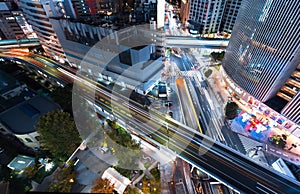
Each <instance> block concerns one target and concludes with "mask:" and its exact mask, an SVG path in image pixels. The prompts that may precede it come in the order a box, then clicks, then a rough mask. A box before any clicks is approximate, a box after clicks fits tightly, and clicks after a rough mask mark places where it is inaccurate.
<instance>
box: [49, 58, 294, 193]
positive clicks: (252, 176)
mask: <svg viewBox="0 0 300 194" xmlns="http://www.w3.org/2000/svg"><path fill="white" fill-rule="evenodd" d="M45 65H47V64H45ZM55 69H57V70H58V71H59V72H61V73H63V74H64V75H67V76H69V77H70V78H71V79H74V80H77V83H78V84H81V85H82V86H83V87H82V88H84V89H86V90H90V91H92V93H93V91H95V92H94V96H86V98H91V99H90V100H92V102H95V104H97V105H99V106H100V107H102V108H103V109H106V112H111V113H113V114H114V116H115V117H116V118H118V119H120V120H122V121H124V122H126V124H127V126H128V128H131V130H133V131H134V132H135V133H138V134H140V135H142V136H143V137H144V138H145V139H147V140H148V141H150V142H152V144H153V145H156V147H157V148H158V149H162V148H164V147H167V148H168V149H170V150H172V151H173V152H175V153H177V155H178V156H179V157H181V158H182V159H183V160H185V161H187V162H188V163H190V164H192V165H193V166H194V167H196V168H199V169H201V170H203V171H205V172H207V173H208V174H210V175H211V176H212V177H214V178H216V179H217V180H220V181H221V182H223V183H224V184H226V185H228V186H229V187H232V188H234V189H236V190H237V191H241V192H245V193H273V194H274V193H300V183H299V182H298V181H296V180H293V179H291V178H289V177H287V176H285V175H283V174H281V173H279V172H277V171H275V170H273V169H271V168H267V167H265V166H262V165H260V164H258V163H255V162H253V161H252V160H251V159H249V158H247V157H246V156H244V155H243V154H241V153H239V152H237V151H235V150H233V149H231V148H229V147H227V146H225V145H223V144H221V143H219V142H216V141H215V140H213V139H211V138H209V137H207V136H205V135H203V134H201V133H200V132H198V131H196V130H195V129H192V128H190V127H188V126H186V125H183V124H182V123H179V122H177V121H175V120H173V119H171V118H169V117H168V116H166V115H165V114H163V113H161V112H158V111H156V110H155V109H153V110H152V109H151V110H149V109H145V107H143V106H142V105H139V104H137V103H136V102H133V101H129V102H128V98H126V97H124V96H123V95H122V94H118V93H116V92H114V93H112V92H111V91H110V90H109V89H108V88H106V87H104V86H102V85H100V84H97V83H96V82H94V81H92V80H89V79H87V78H86V77H84V76H79V75H74V74H73V73H72V72H69V71H67V70H65V69H62V68H60V67H56V68H55ZM87 93H90V92H81V94H82V95H86V94H87ZM114 110H118V111H114ZM150 112H151V114H150ZM157 139H160V141H159V142H160V143H157V142H158V141H157Z"/></svg>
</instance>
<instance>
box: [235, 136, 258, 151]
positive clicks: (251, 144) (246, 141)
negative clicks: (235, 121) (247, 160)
mask: <svg viewBox="0 0 300 194" xmlns="http://www.w3.org/2000/svg"><path fill="white" fill-rule="evenodd" d="M238 136H239V138H240V140H241V142H242V144H243V147H244V149H245V150H246V152H247V151H249V150H250V149H252V148H255V147H257V146H262V145H263V144H262V143H260V142H258V141H255V140H253V139H250V138H248V137H245V136H243V135H240V134H238Z"/></svg>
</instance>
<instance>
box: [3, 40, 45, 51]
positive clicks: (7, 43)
mask: <svg viewBox="0 0 300 194" xmlns="http://www.w3.org/2000/svg"><path fill="white" fill-rule="evenodd" d="M39 45H40V41H39V39H38V38H30V39H20V40H0V51H1V50H5V49H15V48H28V47H33V46H39Z"/></svg>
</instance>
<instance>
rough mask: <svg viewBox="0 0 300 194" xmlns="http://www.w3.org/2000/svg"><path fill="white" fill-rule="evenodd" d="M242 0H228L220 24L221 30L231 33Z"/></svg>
mask: <svg viewBox="0 0 300 194" xmlns="http://www.w3.org/2000/svg"><path fill="white" fill-rule="evenodd" d="M241 3H242V0H228V1H226V5H225V9H224V13H223V16H222V22H221V26H220V32H228V33H231V32H232V29H233V26H234V23H235V20H236V18H237V15H238V12H239V9H240V7H241Z"/></svg>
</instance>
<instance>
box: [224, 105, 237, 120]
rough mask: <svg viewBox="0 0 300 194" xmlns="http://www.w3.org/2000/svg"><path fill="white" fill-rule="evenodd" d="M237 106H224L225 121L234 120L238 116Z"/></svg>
mask: <svg viewBox="0 0 300 194" xmlns="http://www.w3.org/2000/svg"><path fill="white" fill-rule="evenodd" d="M238 108H239V106H238V105H237V104H236V103H235V102H227V104H226V106H225V116H226V118H227V119H230V120H231V119H234V118H235V117H237V116H238Z"/></svg>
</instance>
